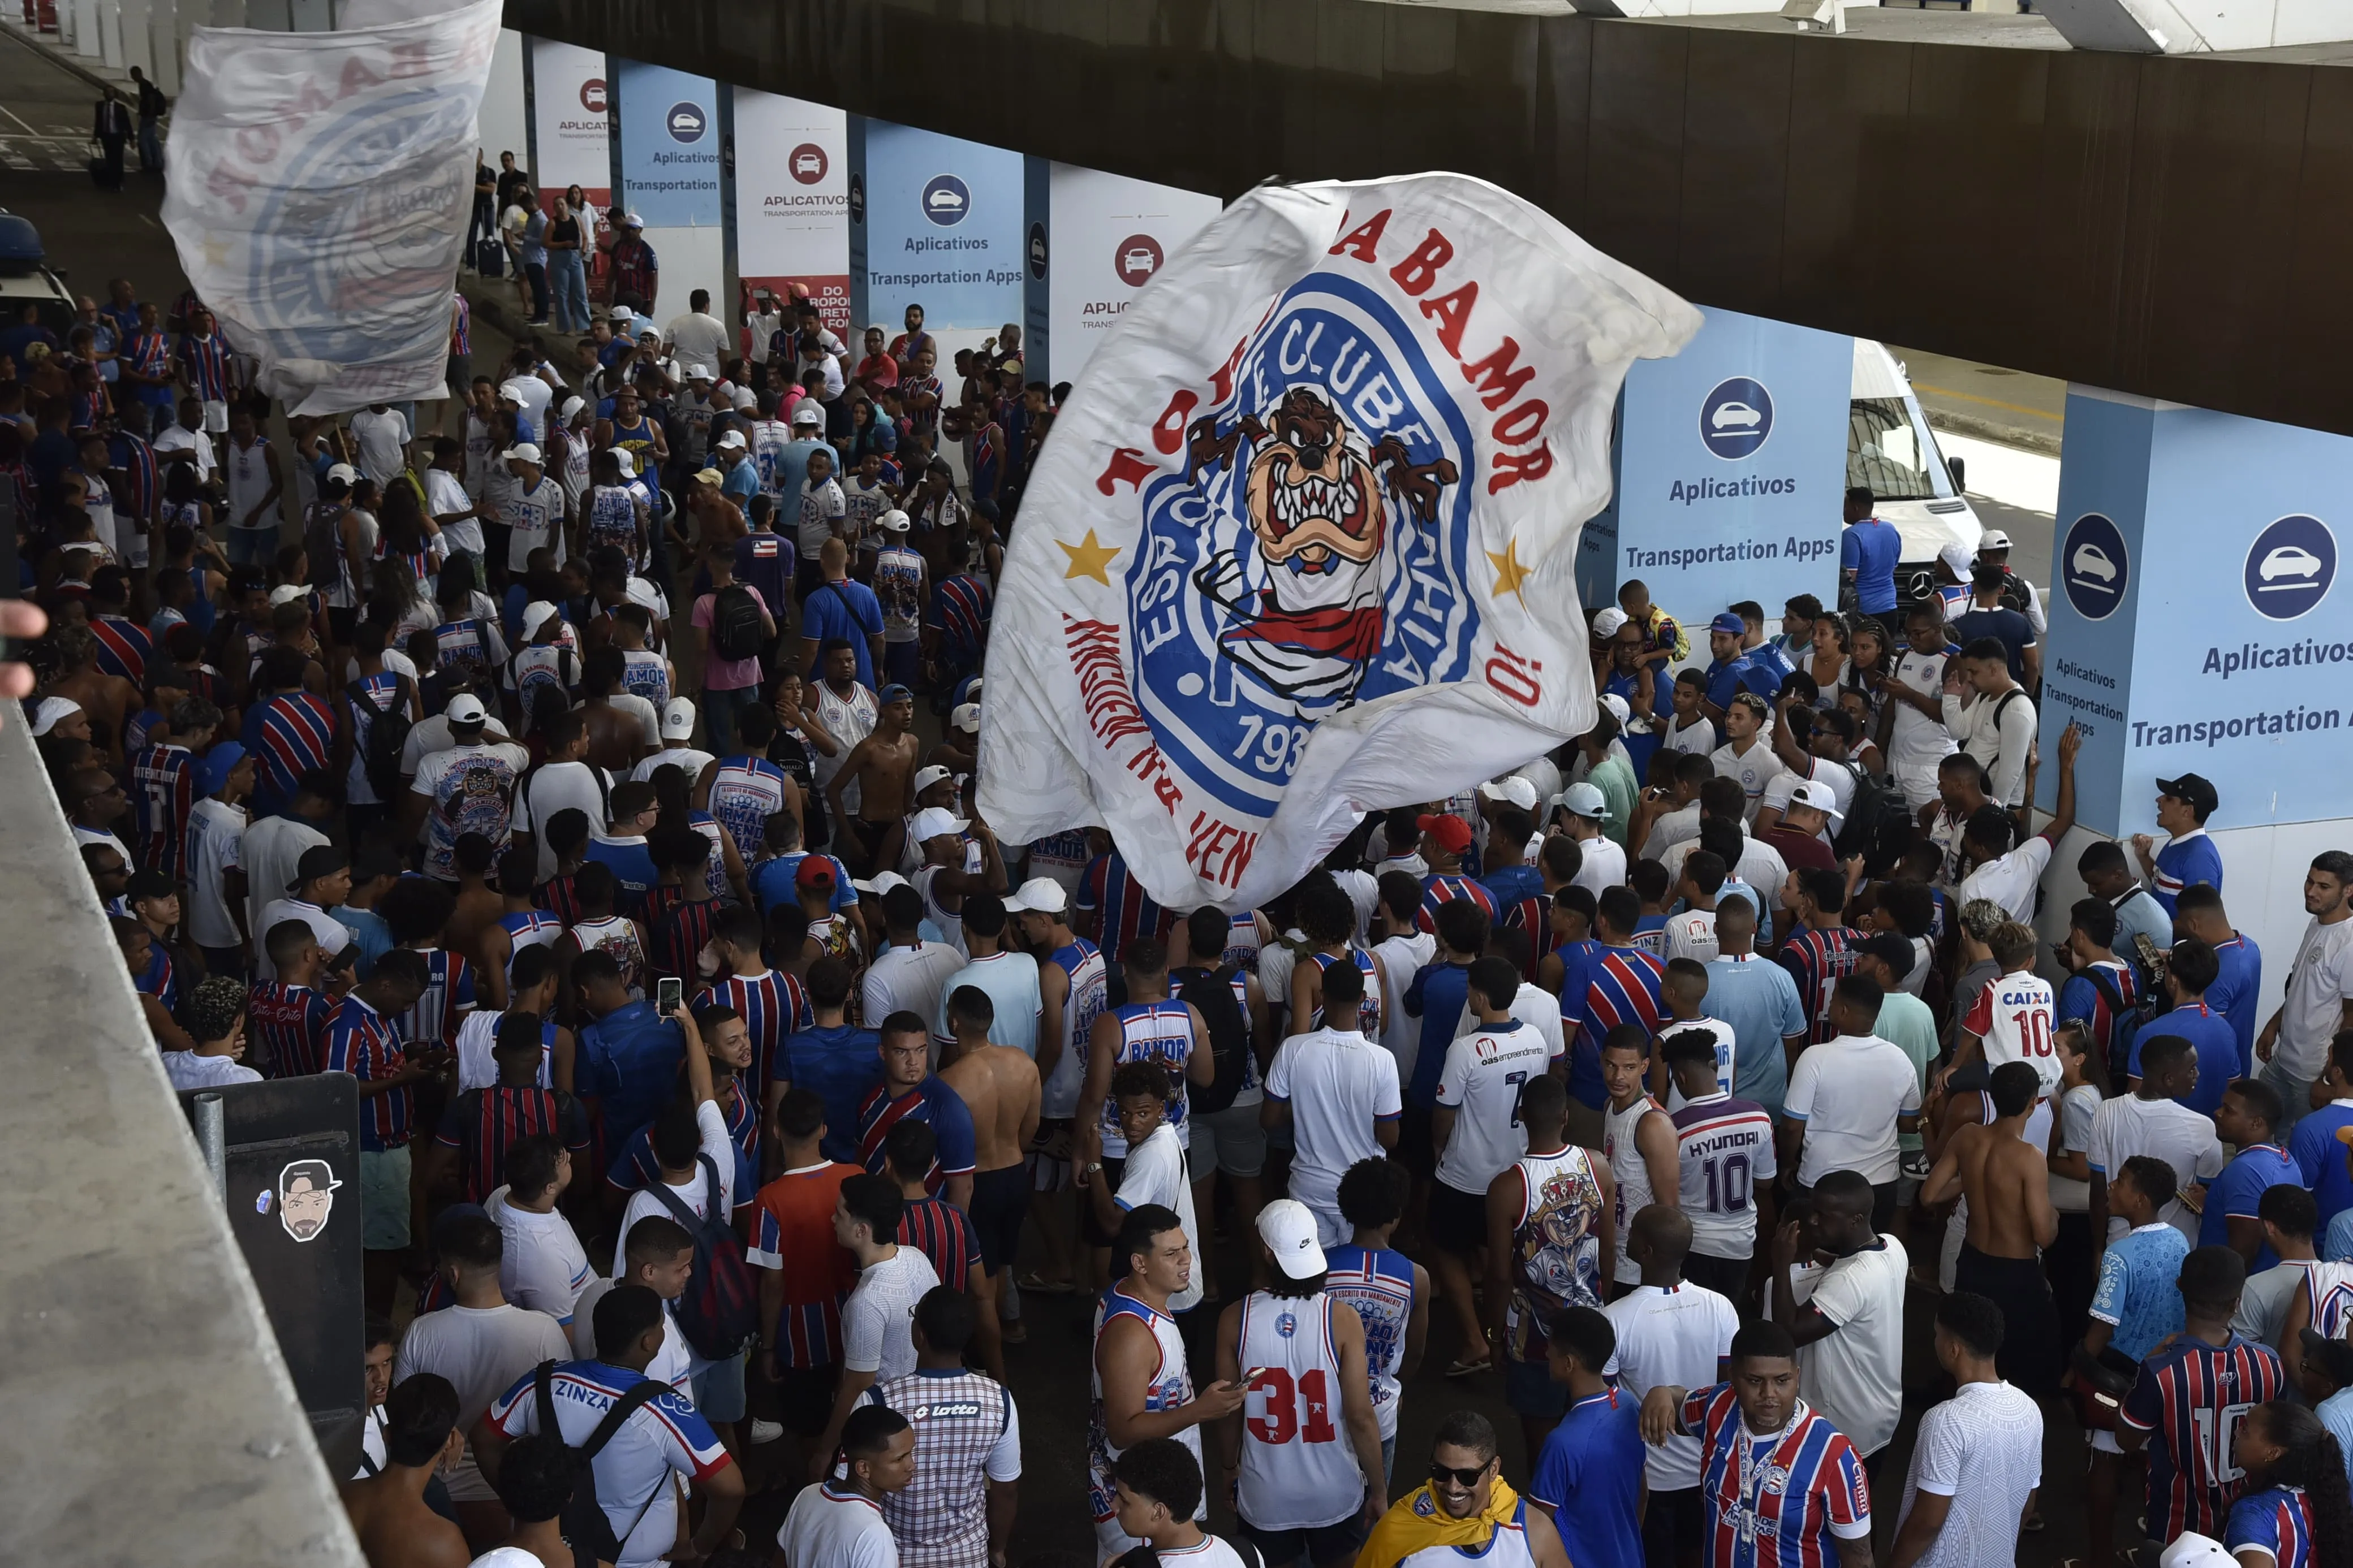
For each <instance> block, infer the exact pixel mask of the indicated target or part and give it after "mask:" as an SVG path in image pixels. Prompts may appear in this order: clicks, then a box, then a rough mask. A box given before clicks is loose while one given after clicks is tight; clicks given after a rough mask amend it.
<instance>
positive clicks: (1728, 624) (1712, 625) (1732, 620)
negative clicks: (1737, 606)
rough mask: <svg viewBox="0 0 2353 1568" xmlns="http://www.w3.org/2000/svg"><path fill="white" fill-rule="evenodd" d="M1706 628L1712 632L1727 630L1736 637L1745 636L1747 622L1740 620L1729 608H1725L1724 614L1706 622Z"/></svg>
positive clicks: (1746, 633)
mask: <svg viewBox="0 0 2353 1568" xmlns="http://www.w3.org/2000/svg"><path fill="white" fill-rule="evenodd" d="M1707 629H1708V630H1709V631H1712V632H1728V633H1730V634H1731V635H1732V636H1734V637H1746V636H1747V635H1748V623H1747V622H1746V621H1744V620H1742V619H1741V618H1740V617H1739V616H1736V615H1734V614H1733V613H1732V612H1731V611H1730V610H1726V611H1725V612H1724V614H1722V615H1720V616H1716V617H1715V619H1714V620H1712V621H1710V622H1708V623H1707Z"/></svg>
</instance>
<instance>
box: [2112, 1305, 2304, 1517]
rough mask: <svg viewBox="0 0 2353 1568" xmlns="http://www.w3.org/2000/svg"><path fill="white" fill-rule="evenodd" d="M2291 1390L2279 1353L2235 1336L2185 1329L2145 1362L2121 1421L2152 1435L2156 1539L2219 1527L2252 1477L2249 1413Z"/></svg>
mask: <svg viewBox="0 0 2353 1568" xmlns="http://www.w3.org/2000/svg"><path fill="white" fill-rule="evenodd" d="M2286 1387H2287V1373H2286V1370H2285V1369H2284V1367H2282V1366H2281V1365H2280V1359H2279V1357H2278V1356H2276V1355H2274V1353H2273V1352H2272V1351H2271V1349H2270V1348H2269V1347H2268V1346H2265V1345H2257V1344H2250V1343H2248V1342H2246V1341H2245V1340H2242V1339H2241V1338H2240V1337H2239V1336H2238V1335H2236V1334H2231V1335H2229V1336H2228V1337H2227V1338H2226V1339H2225V1340H2224V1341H2223V1342H2222V1343H2221V1344H2220V1345H2212V1344H2209V1343H2207V1342H2205V1341H2204V1340H2200V1339H2197V1338H2194V1337H2192V1336H2191V1335H2189V1334H2183V1335H2182V1336H2181V1337H2179V1339H2176V1340H2175V1341H2174V1342H2172V1343H2171V1344H2169V1345H2167V1346H2166V1347H2165V1348H2164V1349H2162V1350H2158V1351H2156V1352H2151V1353H2150V1354H2149V1355H2148V1356H2147V1359H2146V1360H2144V1361H2143V1362H2142V1363H2141V1369H2140V1375H2139V1377H2138V1378H2137V1379H2136V1380H2135V1381H2134V1383H2133V1386H2132V1392H2131V1393H2130V1394H2126V1395H2125V1402H2124V1407H2123V1408H2122V1409H2121V1410H2120V1411H2118V1412H2117V1415H2116V1419H2117V1421H2118V1422H2120V1423H2121V1424H2122V1425H2123V1426H2129V1427H2131V1428H2132V1429H2133V1430H2135V1431H2137V1432H2146V1433H2148V1434H2149V1435H2150V1436H2149V1440H2148V1516H2147V1517H2148V1532H2149V1535H2150V1537H2151V1538H2152V1539H2155V1540H2159V1541H2171V1540H2172V1539H2174V1538H2175V1537H2176V1536H2178V1535H2179V1534H2181V1533H2182V1532H2183V1531H2192V1530H2194V1531H2197V1532H2198V1533H2199V1534H2200V1535H2212V1534H2214V1533H2215V1532H2216V1531H2218V1530H2219V1529H2220V1528H2221V1525H2222V1522H2223V1521H2224V1520H2225V1519H2227V1518H2228V1517H2229V1515H2230V1511H2231V1504H2232V1502H2233V1501H2234V1500H2236V1499H2237V1497H2238V1494H2239V1489H2240V1485H2241V1483H2242V1481H2243V1480H2244V1479H2246V1469H2245V1467H2244V1466H2242V1464H2241V1463H2240V1462H2239V1453H2238V1445H2239V1433H2240V1430H2241V1428H2242V1426H2244V1425H2245V1423H2246V1419H2247V1413H2248V1412H2249V1411H2251V1410H2253V1408H2254V1407H2255V1406H2256V1405H2262V1404H2263V1403H2265V1402H2266V1401H2269V1400H2273V1399H2276V1398H2278V1397H2279V1396H2280V1395H2281V1394H2283V1393H2284V1391H2285V1390H2286Z"/></svg>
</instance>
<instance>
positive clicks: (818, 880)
mask: <svg viewBox="0 0 2353 1568" xmlns="http://www.w3.org/2000/svg"><path fill="white" fill-rule="evenodd" d="M793 886H794V887H796V888H806V889H808V890H809V891H811V892H828V893H829V892H831V891H833V862H832V861H830V860H828V859H827V858H825V857H824V856H822V855H811V856H807V857H806V858H804V859H803V860H802V861H801V863H800V868H799V869H798V870H797V871H795V872H794V873H793Z"/></svg>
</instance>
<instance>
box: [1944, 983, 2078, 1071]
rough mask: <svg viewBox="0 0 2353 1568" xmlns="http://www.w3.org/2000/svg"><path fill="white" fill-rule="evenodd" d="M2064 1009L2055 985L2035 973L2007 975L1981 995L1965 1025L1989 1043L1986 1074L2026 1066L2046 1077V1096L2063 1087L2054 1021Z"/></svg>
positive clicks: (1962, 1025) (1973, 1004) (1986, 1054)
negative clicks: (2012, 1065)
mask: <svg viewBox="0 0 2353 1568" xmlns="http://www.w3.org/2000/svg"><path fill="white" fill-rule="evenodd" d="M2058 1011H2059V1006H2058V999H2057V998H2056V997H2055V996H2054V995H2053V994H2052V990H2051V983H2050V982H2049V981H2047V980H2044V979H2042V978H2041V977H2039V976H2037V975H2033V974H2025V973H2020V974H2005V975H2002V976H2001V977H2000V978H1999V979H1997V980H1995V981H1993V982H1992V983H1990V984H1988V985H1987V986H1986V988H1985V989H1984V990H1982V991H1980V992H1978V999H1977V1000H1976V1001H1975V1002H1974V1003H1971V1004H1970V1005H1969V1011H1968V1017H1966V1018H1964V1019H1963V1020H1962V1021H1961V1027H1962V1028H1964V1029H1966V1030H1968V1032H1969V1033H1970V1034H1972V1035H1975V1036H1977V1037H1978V1038H1979V1039H1981V1040H1983V1041H1984V1042H1985V1059H1986V1070H1987V1071H1988V1072H1990V1071H1992V1070H1993V1069H1994V1068H1998V1067H2005V1066H2007V1065H2009V1064H2010V1063H2011V1062H2024V1063H2025V1064H2026V1065H2027V1066H2028V1067H2031V1068H2033V1069H2034V1070H2035V1072H2036V1074H2037V1075H2039V1076H2040V1077H2041V1078H2042V1092H2043V1093H2044V1094H2049V1093H2050V1092H2051V1091H2052V1090H2053V1089H2057V1088H2058V1087H2059V1079H2060V1070H2059V1058H2058V1055H2057V1053H2056V1052H2054V1051H2053V1050H2052V1047H2051V1026H2052V1019H2053V1018H2054V1017H2055V1016H2057V1014H2058Z"/></svg>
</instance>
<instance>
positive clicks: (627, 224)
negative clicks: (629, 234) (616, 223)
mask: <svg viewBox="0 0 2353 1568" xmlns="http://www.w3.org/2000/svg"><path fill="white" fill-rule="evenodd" d="M621 226H622V227H623V228H643V227H645V226H646V220H645V219H643V218H641V217H639V216H638V215H637V214H635V213H631V214H629V215H628V216H627V217H624V218H623V219H622V220H621Z"/></svg>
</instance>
